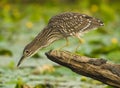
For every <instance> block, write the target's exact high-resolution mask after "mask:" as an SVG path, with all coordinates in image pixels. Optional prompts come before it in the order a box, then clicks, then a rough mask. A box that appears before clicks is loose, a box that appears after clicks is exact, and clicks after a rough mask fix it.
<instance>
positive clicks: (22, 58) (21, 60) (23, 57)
mask: <svg viewBox="0 0 120 88" xmlns="http://www.w3.org/2000/svg"><path fill="white" fill-rule="evenodd" d="M24 59H25V56H22V57H21V58H20V60H19V62H18V64H17V67H19V66H20V64H21V63H22V62H23V60H24Z"/></svg>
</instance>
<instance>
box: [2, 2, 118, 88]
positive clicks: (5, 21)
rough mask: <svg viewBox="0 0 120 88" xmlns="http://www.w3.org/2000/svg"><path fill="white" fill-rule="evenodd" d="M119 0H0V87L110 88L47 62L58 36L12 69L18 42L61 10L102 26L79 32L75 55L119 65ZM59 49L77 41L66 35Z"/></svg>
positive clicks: (19, 51) (26, 39) (72, 46)
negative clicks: (93, 19)
mask: <svg viewBox="0 0 120 88" xmlns="http://www.w3.org/2000/svg"><path fill="white" fill-rule="evenodd" d="M119 3H120V0H0V88H27V87H28V86H31V88H111V87H110V86H107V85H104V84H102V83H101V82H98V81H96V80H92V79H90V78H87V77H84V76H80V75H77V74H75V73H73V72H72V71H71V70H69V69H67V68H64V67H62V66H59V65H58V64H55V63H54V62H52V61H50V60H48V59H47V58H46V56H45V55H44V53H45V52H47V51H49V50H51V49H56V48H58V47H59V44H62V45H64V43H65V40H59V41H56V42H55V43H53V44H51V45H50V46H49V47H47V48H44V49H42V50H40V51H39V52H38V53H37V54H36V55H34V56H33V57H32V58H30V59H27V60H26V61H24V62H23V63H22V64H21V67H20V68H19V69H18V68H16V64H17V62H18V60H19V59H20V57H21V55H22V50H23V49H24V46H25V45H26V44H27V43H29V42H30V41H31V40H32V39H33V38H34V37H35V36H36V35H37V34H38V33H39V32H40V31H41V30H42V29H43V28H44V27H45V26H46V25H47V23H48V21H49V19H50V18H51V17H52V16H54V15H56V14H59V13H62V12H79V13H82V14H87V15H90V16H93V17H96V18H99V19H101V20H102V21H103V22H104V24H105V26H104V27H101V28H98V29H97V30H94V31H90V32H89V33H87V34H85V35H84V36H83V39H84V41H85V43H84V44H81V45H80V47H79V49H78V50H77V52H76V53H78V54H80V55H85V56H89V57H97V58H104V59H107V60H108V61H110V62H113V63H120V20H119V19H120V8H119ZM69 40H70V45H69V46H68V47H65V48H64V50H69V51H71V52H73V51H74V50H75V48H76V46H77V44H78V39H76V38H69Z"/></svg>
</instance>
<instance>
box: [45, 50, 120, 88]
mask: <svg viewBox="0 0 120 88" xmlns="http://www.w3.org/2000/svg"><path fill="white" fill-rule="evenodd" d="M46 56H47V57H48V59H50V60H52V61H54V62H56V63H58V64H60V65H63V66H65V67H67V68H69V69H71V70H72V71H73V72H76V73H77V74H80V75H84V76H87V77H90V78H93V79H95V80H98V81H101V82H103V83H105V84H108V85H110V86H113V87H115V88H116V87H117V88H120V64H112V63H109V62H107V61H106V60H104V59H100V58H90V57H86V56H80V55H77V54H73V53H71V52H68V51H58V50H53V51H49V52H47V53H46Z"/></svg>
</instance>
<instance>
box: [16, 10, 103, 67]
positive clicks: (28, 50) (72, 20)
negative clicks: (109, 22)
mask: <svg viewBox="0 0 120 88" xmlns="http://www.w3.org/2000/svg"><path fill="white" fill-rule="evenodd" d="M100 26H103V22H102V21H101V20H99V19H97V18H94V17H91V16H88V15H85V14H80V13H72V12H67V13H62V14H59V15H56V16H53V17H52V18H51V19H50V20H49V23H48V25H47V26H46V27H45V28H44V29H43V30H42V31H41V32H40V33H39V34H38V35H37V36H36V37H35V38H34V40H33V41H32V42H30V43H29V44H28V45H27V46H26V47H25V48H24V51H23V55H22V57H21V59H20V61H19V62H18V65H17V66H19V65H20V64H21V62H22V61H23V60H24V59H25V58H26V57H30V56H32V55H34V54H35V53H36V52H37V51H38V50H39V49H42V48H43V47H47V46H48V45H49V44H51V43H52V42H54V41H56V40H58V39H61V38H65V39H67V38H68V37H70V36H75V37H77V38H79V39H80V36H81V34H83V33H85V32H87V31H89V30H92V29H93V28H97V27H100ZM80 40H81V39H80Z"/></svg>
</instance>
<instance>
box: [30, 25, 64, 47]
mask: <svg viewBox="0 0 120 88" xmlns="http://www.w3.org/2000/svg"><path fill="white" fill-rule="evenodd" d="M61 37H62V36H61ZM61 37H60V33H59V32H58V31H56V30H55V29H51V28H49V27H46V28H44V29H43V30H42V31H41V32H40V33H39V34H38V35H37V36H36V37H35V39H34V40H33V41H32V43H34V44H33V45H35V46H36V47H37V48H43V47H47V46H48V45H50V44H51V43H52V42H54V41H55V40H58V39H60V38H61Z"/></svg>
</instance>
